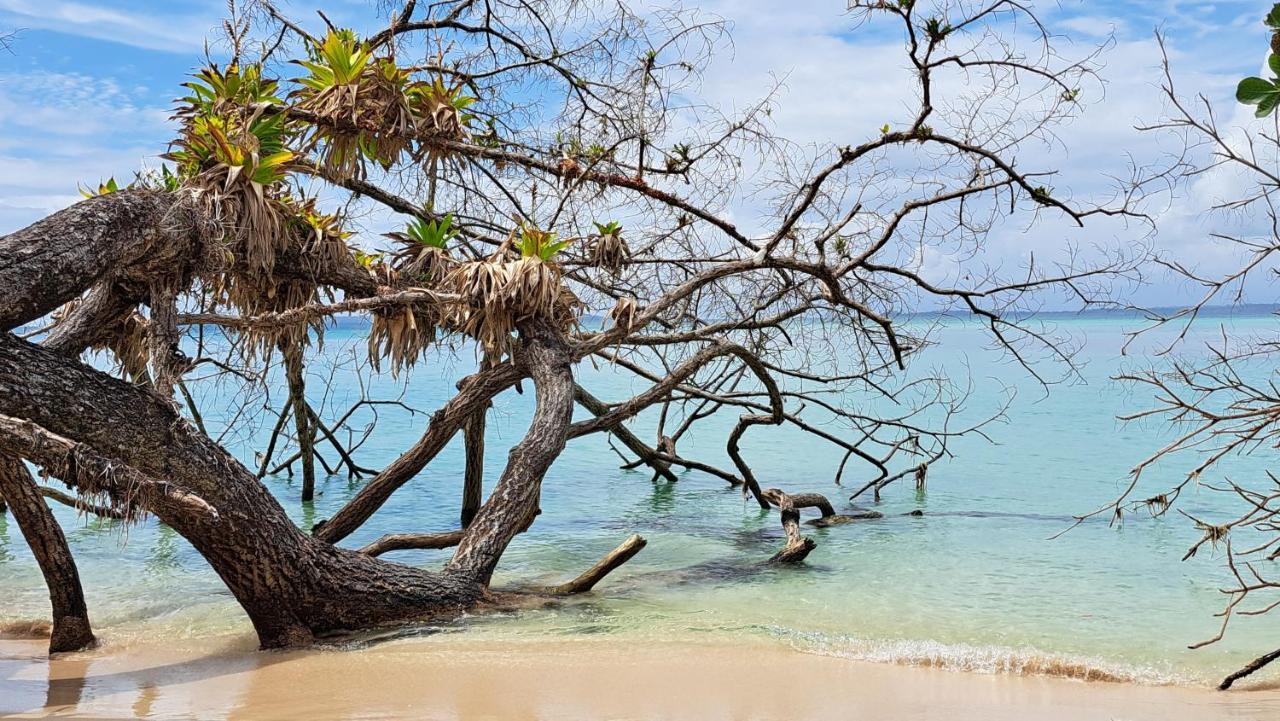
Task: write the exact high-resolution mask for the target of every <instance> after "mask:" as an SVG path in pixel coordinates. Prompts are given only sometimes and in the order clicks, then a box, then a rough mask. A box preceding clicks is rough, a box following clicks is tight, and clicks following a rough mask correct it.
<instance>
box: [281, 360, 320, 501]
mask: <svg viewBox="0 0 1280 721" xmlns="http://www.w3.org/2000/svg"><path fill="white" fill-rule="evenodd" d="M280 354H281V356H282V358H283V361H284V371H285V377H286V378H287V379H288V382H289V404H290V405H291V406H293V424H294V432H295V434H296V435H297V439H298V457H299V458H301V460H302V502H303V503H309V502H310V501H312V500H313V499H314V498H315V495H316V465H315V464H316V453H315V428H314V427H313V426H312V424H311V408H310V407H309V406H308V405H307V384H306V378H305V377H304V373H303V371H304V367H303V363H302V348H301V347H300V346H299V345H298V344H296V343H289V342H287V341H281V343H280Z"/></svg>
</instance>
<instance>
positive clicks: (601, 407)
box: [573, 385, 679, 483]
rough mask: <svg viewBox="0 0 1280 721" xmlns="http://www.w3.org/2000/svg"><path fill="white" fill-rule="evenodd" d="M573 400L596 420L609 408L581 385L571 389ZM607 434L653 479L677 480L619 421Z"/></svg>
mask: <svg viewBox="0 0 1280 721" xmlns="http://www.w3.org/2000/svg"><path fill="white" fill-rule="evenodd" d="M573 398H574V400H575V401H577V402H578V405H580V406H582V407H583V408H585V409H586V410H587V411H588V412H589V413H591V415H593V416H595V417H596V418H600V417H602V416H604V415H606V414H607V413H608V412H609V406H607V405H605V403H604V401H602V400H600V399H599V398H596V397H595V396H593V395H591V393H590V392H588V391H587V389H586V388H583V387H582V386H581V385H575V386H574V387H573ZM609 432H610V433H612V434H613V437H614V438H617V439H618V441H620V442H621V443H622V445H624V446H626V447H627V448H628V449H629V450H630V451H631V452H632V453H634V454H636V456H638V457H639V459H640V462H641V463H644V464H645V465H647V466H649V467H650V468H652V469H653V472H654V477H655V478H656V477H657V476H662V477H663V478H665V479H666V480H668V481H671V482H672V483H674V482H676V481H677V480H679V479H678V477H677V476H676V474H675V473H673V472H672V471H671V464H670V463H668V462H667V461H664V460H662V459H661V458H659V457H658V454H657V452H656V451H654V449H652V448H650V447H649V446H648V444H646V443H645V442H644V441H642V440H640V439H639V438H637V437H636V434H634V433H632V432H631V431H630V430H629V429H628V428H627V427H626V426H625V425H623V424H622V422H621V421H619V422H618V424H617V425H615V426H613V427H611V428H610V429H609Z"/></svg>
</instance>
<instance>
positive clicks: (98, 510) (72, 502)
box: [39, 486, 126, 521]
mask: <svg viewBox="0 0 1280 721" xmlns="http://www.w3.org/2000/svg"><path fill="white" fill-rule="evenodd" d="M39 488H40V495H42V496H44V497H45V498H47V499H49V500H51V501H54V502H57V503H61V504H62V505H64V506H67V507H68V508H74V509H76V510H77V511H79V512H80V513H90V514H93V515H95V516H97V517H99V518H109V519H111V520H113V521H122V520H126V518H125V513H124V511H122V510H120V509H119V508H112V507H110V506H103V505H99V504H97V503H90V502H88V501H86V500H85V499H83V498H80V497H78V496H73V495H71V494H69V493H63V492H62V491H59V490H58V489H56V488H50V487H49V486H39Z"/></svg>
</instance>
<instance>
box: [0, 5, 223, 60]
mask: <svg viewBox="0 0 1280 721" xmlns="http://www.w3.org/2000/svg"><path fill="white" fill-rule="evenodd" d="M210 5H211V6H212V7H211V9H213V10H214V11H215V12H217V11H218V10H220V9H221V8H220V4H214V3H210ZM157 7H161V6H157ZM6 15H7V16H8V17H4V16H6ZM0 17H3V18H4V19H5V20H6V22H12V23H13V24H15V25H17V26H19V27H30V28H39V29H41V30H52V31H55V32H60V33H67V34H69V35H79V36H82V37H87V38H93V39H95V40H107V41H110V42H116V43H122V44H125V45H131V46H134V47H139V48H145V49H148V50H165V51H170V52H183V53H191V52H199V51H200V50H201V48H202V47H203V46H204V39H205V37H206V35H207V34H208V32H209V30H210V29H211V28H214V27H216V26H217V25H218V19H217V18H218V16H217V15H216V14H210V15H208V16H199V17H197V16H174V15H169V14H167V13H163V12H154V11H153V12H145V13H143V12H132V13H131V12H124V11H121V10H115V9H111V8H105V7H102V6H101V5H95V4H85V3H78V2H65V1H61V0H39V1H37V0H0Z"/></svg>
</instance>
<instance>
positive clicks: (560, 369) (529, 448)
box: [448, 321, 573, 585]
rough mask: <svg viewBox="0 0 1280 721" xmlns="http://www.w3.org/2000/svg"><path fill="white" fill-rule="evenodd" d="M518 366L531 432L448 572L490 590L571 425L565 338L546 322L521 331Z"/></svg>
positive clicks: (515, 449)
mask: <svg viewBox="0 0 1280 721" xmlns="http://www.w3.org/2000/svg"><path fill="white" fill-rule="evenodd" d="M521 336H522V338H523V341H524V342H523V343H522V344H521V346H520V348H519V351H518V352H519V353H520V355H521V359H520V360H521V362H522V364H523V365H524V366H525V367H526V368H528V369H529V373H530V375H531V376H532V377H533V384H534V390H535V397H536V399H537V400H536V402H537V405H536V408H535V410H534V412H533V420H532V421H531V422H530V424H529V430H528V432H526V433H525V436H524V438H522V439H521V440H520V442H519V443H517V444H516V445H515V446H513V447H512V449H511V453H510V455H509V457H508V460H507V466H506V468H504V469H503V471H502V475H501V477H500V478H499V479H498V485H497V486H496V487H495V488H494V489H493V494H492V495H490V496H489V500H488V501H486V502H485V504H484V505H483V506H481V507H480V511H479V513H477V514H476V517H475V518H474V519H473V520H472V521H471V525H470V526H468V527H467V530H466V533H465V534H464V535H463V537H462V542H461V543H460V544H458V550H457V551H455V552H454V554H453V559H452V560H450V561H449V566H448V569H449V570H450V571H452V572H455V573H459V574H461V575H463V576H465V577H468V578H472V579H474V580H475V581H476V582H478V583H482V584H485V585H488V583H489V579H490V578H491V577H492V576H493V571H494V569H495V568H496V567H497V565H498V560H499V559H500V558H501V557H502V554H503V552H504V551H506V549H507V545H508V544H509V543H511V539H513V538H515V536H516V534H518V533H520V532H521V530H523V529H524V528H526V527H527V526H528V524H529V523H531V522H532V521H533V518H534V516H535V515H537V513H538V510H539V509H538V501H539V498H540V497H541V493H542V479H543V477H544V476H545V475H546V473H547V470H548V469H550V468H551V464H552V463H553V462H555V459H556V458H557V457H558V456H559V455H560V452H561V451H563V450H564V446H565V443H566V440H567V431H568V427H569V423H570V422H571V421H572V420H573V372H572V371H571V361H572V358H571V355H570V352H569V346H568V344H567V343H566V342H565V340H564V336H563V334H562V333H560V332H559V331H558V330H556V329H555V328H553V327H551V326H550V325H548V324H547V323H545V322H542V321H535V322H531V323H526V324H524V326H523V327H522V328H521Z"/></svg>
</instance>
